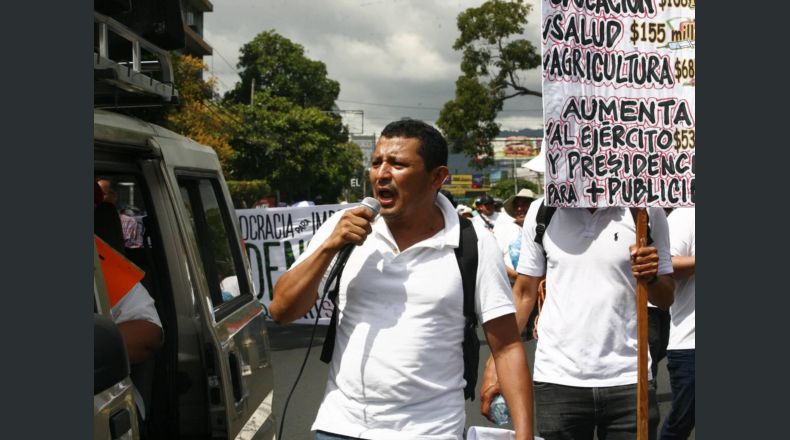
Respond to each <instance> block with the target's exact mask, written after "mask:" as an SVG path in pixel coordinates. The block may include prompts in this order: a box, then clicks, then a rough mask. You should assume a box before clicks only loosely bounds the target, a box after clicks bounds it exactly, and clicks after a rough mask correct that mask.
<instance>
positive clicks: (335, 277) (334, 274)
mask: <svg viewBox="0 0 790 440" xmlns="http://www.w3.org/2000/svg"><path fill="white" fill-rule="evenodd" d="M341 260H342V261H341ZM346 261H348V259H340V260H338V261H335V265H334V266H332V270H330V271H329V277H328V278H327V280H326V283H325V284H324V293H323V295H322V296H321V302H320V303H319V304H321V307H323V306H324V301H325V300H326V296H327V294H328V293H329V291H330V288H329V287H330V286H331V285H332V282H333V281H334V282H335V287H334V290H335V295H334V297H330V300H331V301H332V302H333V303H334V302H335V299H336V297H337V291H338V290H339V289H340V275H342V274H343V269H345V267H346ZM320 318H321V309H320V308H319V309H318V311H317V313H316V316H315V322H314V323H313V330H312V332H311V333H310V342H309V343H308V344H307V353H305V355H304V360H303V361H302V366H301V367H300V368H299V373H298V374H297V375H296V380H294V384H293V385H292V386H291V391H290V392H288V398H286V399H285V406H283V414H282V416H281V418H280V429H279V430H278V432H277V439H278V440H282V438H283V426H284V425H285V413H286V411H287V410H288V403H290V401H291V396H292V395H293V393H294V390H296V385H297V384H298V383H299V379H301V378H302V372H304V368H305V367H306V366H307V359H308V358H309V357H310V350H311V349H312V348H313V340H314V338H315V331H316V329H317V328H318V320H319V319H320Z"/></svg>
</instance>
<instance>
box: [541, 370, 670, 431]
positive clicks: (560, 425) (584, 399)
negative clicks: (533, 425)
mask: <svg viewBox="0 0 790 440" xmlns="http://www.w3.org/2000/svg"><path fill="white" fill-rule="evenodd" d="M534 389H535V408H536V416H537V428H538V433H539V435H540V436H541V437H543V438H544V439H546V440H592V439H593V434H594V433H596V434H597V436H598V440H633V439H635V438H636V384H633V385H622V386H613V387H597V388H586V387H571V386H566V385H558V384H553V383H546V382H535V383H534ZM648 408H649V409H648V427H649V428H648V438H649V439H650V440H654V439H655V438H656V430H657V429H658V420H659V417H658V402H657V401H656V389H655V387H654V386H653V385H652V384H651V385H649V386H648Z"/></svg>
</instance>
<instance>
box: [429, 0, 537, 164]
mask: <svg viewBox="0 0 790 440" xmlns="http://www.w3.org/2000/svg"><path fill="white" fill-rule="evenodd" d="M531 10H532V6H531V5H526V4H524V2H523V1H522V0H513V1H507V0H489V1H486V2H485V3H483V4H482V5H481V6H479V7H476V8H469V9H467V10H465V11H464V12H462V13H460V14H459V15H458V19H457V25H458V30H459V31H460V36H459V37H458V38H457V39H456V40H455V43H454V44H453V49H455V50H460V51H462V52H463V57H462V61H461V72H462V75H461V76H460V77H459V78H458V80H457V81H456V89H455V98H454V99H453V100H451V101H448V102H447V103H445V105H444V108H443V109H442V111H441V113H440V115H439V119H438V120H437V125H438V126H439V128H441V129H442V131H444V133H445V135H446V136H447V138H448V140H449V141H450V143H451V144H452V146H453V150H454V151H455V152H463V153H465V154H466V155H467V156H470V157H472V158H474V157H480V156H482V157H483V160H481V161H478V162H473V164H474V165H475V166H478V167H484V166H486V165H490V164H491V163H492V162H493V155H494V154H493V153H494V152H493V147H492V145H491V141H492V140H493V139H494V138H495V137H496V136H497V135H498V134H499V124H497V123H496V122H495V120H496V117H497V115H498V114H499V112H500V111H501V110H502V106H503V103H504V102H505V101H506V100H508V99H512V98H515V97H518V96H538V97H540V96H542V93H541V92H540V91H535V90H531V89H529V88H527V87H525V86H524V83H523V80H522V76H523V74H524V73H525V72H526V71H527V70H530V69H534V68H536V67H538V66H540V52H539V51H538V50H537V49H536V48H535V46H534V45H533V44H532V43H531V42H529V41H527V40H525V39H523V38H518V36H519V35H521V34H523V33H524V29H525V28H526V25H527V16H528V15H529V13H530V11H531Z"/></svg>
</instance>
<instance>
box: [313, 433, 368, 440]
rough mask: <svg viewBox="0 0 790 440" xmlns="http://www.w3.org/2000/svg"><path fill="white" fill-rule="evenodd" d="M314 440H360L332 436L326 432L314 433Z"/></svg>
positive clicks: (344, 436)
mask: <svg viewBox="0 0 790 440" xmlns="http://www.w3.org/2000/svg"><path fill="white" fill-rule="evenodd" d="M315 440H362V439H358V438H357V437H349V436H347V435H340V434H332V433H331V432H326V431H316V432H315Z"/></svg>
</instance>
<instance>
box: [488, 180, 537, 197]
mask: <svg viewBox="0 0 790 440" xmlns="http://www.w3.org/2000/svg"><path fill="white" fill-rule="evenodd" d="M515 183H516V182H514V179H502V180H500V181H499V182H497V183H496V184H495V185H492V186H491V189H490V190H489V191H488V195H490V196H491V197H496V198H499V199H502V200H506V199H507V198H508V197H510V196H512V195H514V194H515V193H516V187H515ZM518 187H519V189H521V188H528V189H531V190H532V192H534V193H535V194H539V193H540V192H541V188H540V185H538V184H537V183H535V182H533V181H531V180H525V179H518Z"/></svg>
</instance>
